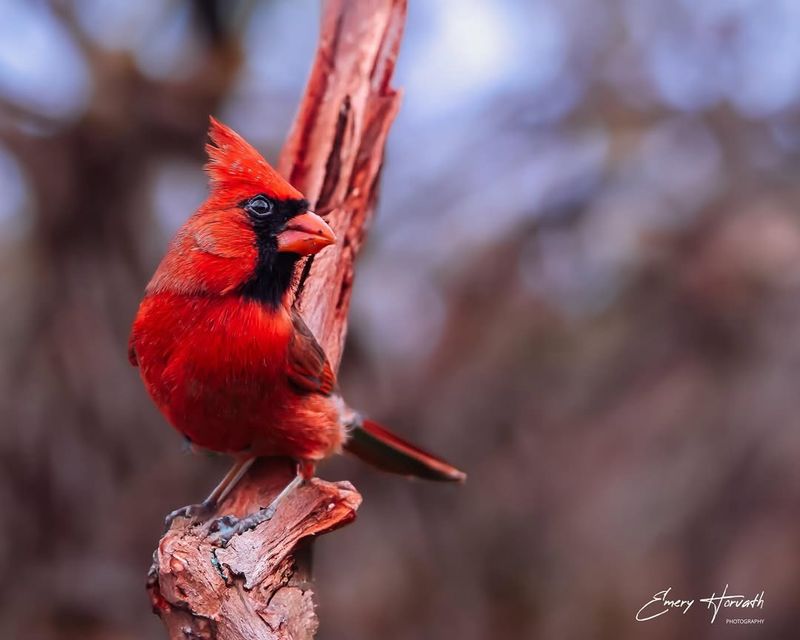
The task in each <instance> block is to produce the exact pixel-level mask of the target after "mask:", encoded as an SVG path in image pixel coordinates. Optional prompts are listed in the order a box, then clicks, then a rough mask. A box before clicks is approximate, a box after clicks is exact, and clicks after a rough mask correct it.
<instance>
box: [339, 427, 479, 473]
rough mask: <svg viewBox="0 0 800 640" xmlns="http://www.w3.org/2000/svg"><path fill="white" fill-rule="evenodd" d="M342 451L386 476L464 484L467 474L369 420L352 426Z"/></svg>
mask: <svg viewBox="0 0 800 640" xmlns="http://www.w3.org/2000/svg"><path fill="white" fill-rule="evenodd" d="M344 448H345V449H347V451H349V452H350V453H352V454H355V455H356V456H358V457H359V458H361V459H362V460H364V461H365V462H368V463H370V464H372V465H374V466H376V467H378V468H379V469H382V470H383V471H388V472H390V473H399V474H400V475H404V476H415V477H417V478H424V479H426V480H441V481H444V482H464V481H465V480H466V479H467V474H465V473H464V472H463V471H461V470H459V469H457V468H456V467H454V466H453V465H451V464H450V463H449V462H446V461H444V460H442V459H441V458H439V457H437V456H434V455H433V454H431V453H428V452H427V451H424V450H422V449H420V448H419V447H417V446H415V445H413V444H411V443H410V442H407V441H406V440H403V439H402V438H401V437H400V436H397V435H395V434H394V433H392V432H391V431H389V430H388V429H385V428H384V427H382V426H381V425H379V424H378V423H377V422H373V421H372V420H363V421H362V422H361V423H356V424H355V425H353V427H352V428H351V431H350V437H349V439H348V440H347V442H345V444H344Z"/></svg>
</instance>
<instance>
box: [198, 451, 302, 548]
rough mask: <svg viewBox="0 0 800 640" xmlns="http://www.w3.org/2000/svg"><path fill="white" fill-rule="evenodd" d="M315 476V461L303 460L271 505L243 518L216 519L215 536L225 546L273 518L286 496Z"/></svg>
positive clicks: (214, 524)
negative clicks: (295, 473) (241, 534)
mask: <svg viewBox="0 0 800 640" xmlns="http://www.w3.org/2000/svg"><path fill="white" fill-rule="evenodd" d="M313 476H314V463H313V462H311V461H310V460H301V461H300V462H298V464H297V475H296V476H295V477H294V478H293V479H292V481H291V482H290V483H289V484H287V485H286V486H285V487H284V488H283V489H281V492H280V493H279V494H278V495H277V496H275V498H274V499H273V500H272V502H270V503H269V506H267V507H265V508H263V509H259V510H258V511H255V512H254V513H251V514H250V515H248V516H246V517H244V518H242V519H241V520H233V519H232V518H228V517H225V518H219V519H217V520H215V521H214V522H213V523H212V525H211V531H213V532H215V536H214V538H215V539H216V540H218V541H219V542H220V543H222V546H225V545H227V544H228V542H230V540H231V538H233V537H234V536H238V535H239V534H240V533H244V532H245V531H250V529H255V528H256V527H257V526H258V525H260V524H261V523H262V522H266V521H267V520H271V519H272V517H273V516H274V515H275V512H276V511H277V509H278V505H279V504H280V503H281V502H282V501H283V500H284V499H285V498H286V496H288V495H289V494H290V493H292V491H294V490H295V489H297V488H298V487H299V486H301V485H303V484H305V483H306V482H308V481H309V480H310V479H311V478H312V477H313Z"/></svg>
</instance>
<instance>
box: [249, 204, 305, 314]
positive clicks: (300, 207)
mask: <svg viewBox="0 0 800 640" xmlns="http://www.w3.org/2000/svg"><path fill="white" fill-rule="evenodd" d="M271 202H272V204H273V211H272V212H271V213H270V214H269V215H268V216H264V217H263V218H262V217H256V216H255V215H251V214H249V213H248V217H249V218H250V221H251V222H252V224H253V230H254V231H255V234H256V248H257V249H258V259H257V262H256V268H255V270H254V271H253V275H252V276H251V277H250V279H249V280H248V281H247V282H245V283H244V285H242V288H241V289H240V294H241V295H242V296H244V297H245V298H250V299H251V300H256V301H258V302H260V303H262V304H265V305H267V306H269V307H272V308H277V307H278V305H280V304H281V302H282V301H283V299H284V297H285V296H286V293H287V292H288V291H289V288H290V287H291V286H292V281H293V279H294V271H295V265H296V264H297V261H298V260H299V259H300V256H299V255H297V254H296V253H280V252H278V241H277V236H278V234H279V233H280V232H281V231H283V229H284V227H285V226H286V222H287V221H289V220H290V219H291V218H293V217H295V216H296V215H299V214H301V213H303V212H304V211H306V210H308V202H307V201H305V200H271ZM246 204H247V202H244V203H242V205H241V206H243V207H244V206H245V205H246ZM245 210H246V209H245Z"/></svg>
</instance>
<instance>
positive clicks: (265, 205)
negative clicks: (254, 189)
mask: <svg viewBox="0 0 800 640" xmlns="http://www.w3.org/2000/svg"><path fill="white" fill-rule="evenodd" d="M272 207H273V205H272V201H271V200H269V199H268V198H266V197H264V196H256V197H255V198H251V199H250V200H249V201H248V203H247V204H246V205H245V207H244V208H245V209H247V211H248V213H252V214H253V215H254V216H258V217H259V218H263V217H264V216H268V215H269V214H270V213H272Z"/></svg>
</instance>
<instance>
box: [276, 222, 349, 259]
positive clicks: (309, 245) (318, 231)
mask: <svg viewBox="0 0 800 640" xmlns="http://www.w3.org/2000/svg"><path fill="white" fill-rule="evenodd" d="M277 238H278V251H280V252H282V253H296V254H298V255H301V256H310V255H312V254H314V253H319V252H320V251H322V250H323V249H324V248H325V247H327V246H328V245H329V244H333V243H334V242H336V234H334V233H333V229H331V228H330V227H329V226H328V223H327V222H325V221H324V220H323V219H322V218H320V217H319V216H318V215H317V214H316V213H312V212H311V211H306V212H305V213H303V214H301V215H299V216H295V217H294V218H292V219H291V220H289V222H287V223H286V227H285V228H284V230H283V231H281V232H280V233H279V234H278V236H277Z"/></svg>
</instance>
